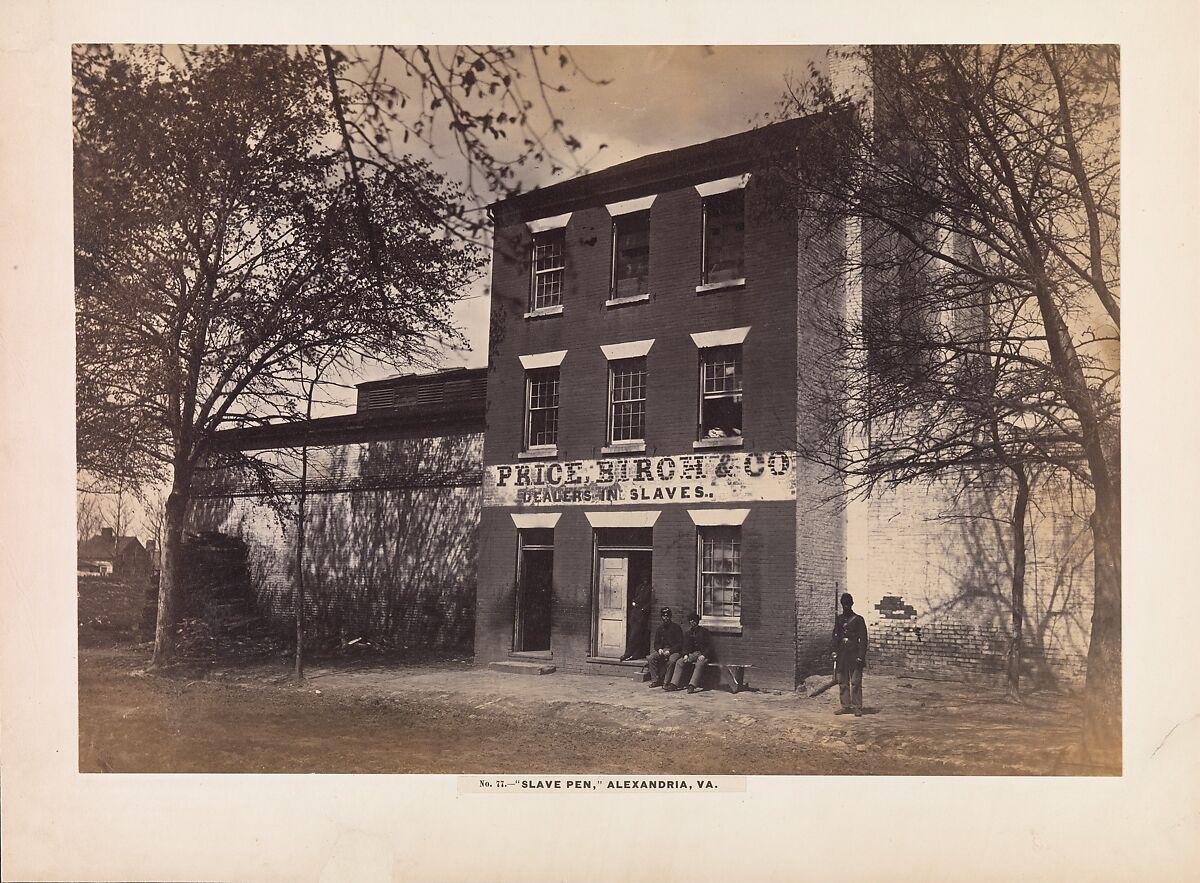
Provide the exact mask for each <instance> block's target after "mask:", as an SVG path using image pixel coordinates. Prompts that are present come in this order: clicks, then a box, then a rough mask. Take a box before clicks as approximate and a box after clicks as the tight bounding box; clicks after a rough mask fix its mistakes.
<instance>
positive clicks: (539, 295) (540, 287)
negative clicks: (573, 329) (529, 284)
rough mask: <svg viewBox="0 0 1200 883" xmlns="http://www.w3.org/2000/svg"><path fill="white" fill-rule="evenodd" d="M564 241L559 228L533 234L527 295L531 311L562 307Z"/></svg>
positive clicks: (563, 234) (564, 236) (562, 233)
mask: <svg viewBox="0 0 1200 883" xmlns="http://www.w3.org/2000/svg"><path fill="white" fill-rule="evenodd" d="M565 241H566V235H565V231H564V230H563V229H561V228H560V229H557V230H547V231H546V232H545V233H536V234H534V237H533V288H532V290H531V291H530V295H529V307H530V309H531V310H533V311H537V310H545V309H548V308H550V307H557V306H561V305H562V294H563V267H564V266H565V262H564V257H563V244H564V242H565Z"/></svg>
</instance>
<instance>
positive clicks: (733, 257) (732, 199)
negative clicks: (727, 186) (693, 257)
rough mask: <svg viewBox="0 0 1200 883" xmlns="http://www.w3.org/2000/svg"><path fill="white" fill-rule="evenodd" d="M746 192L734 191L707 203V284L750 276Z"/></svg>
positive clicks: (705, 243) (705, 269) (705, 201)
mask: <svg viewBox="0 0 1200 883" xmlns="http://www.w3.org/2000/svg"><path fill="white" fill-rule="evenodd" d="M743 196H744V191H742V190H731V191H729V192H728V193H720V194H718V195H716V196H710V197H708V198H707V199H705V200H704V281H705V282H724V281H727V280H729V279H740V278H742V277H743V276H745V275H746V273H745V264H744V261H743V247H744V239H745V231H746V221H745V211H744V206H745V201H744V198H743Z"/></svg>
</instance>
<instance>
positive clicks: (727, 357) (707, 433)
mask: <svg viewBox="0 0 1200 883" xmlns="http://www.w3.org/2000/svg"><path fill="white" fill-rule="evenodd" d="M699 422H700V438H702V439H704V438H736V437H740V436H741V435H742V347H741V345H740V344H739V345H735V346H720V347H713V348H711V349H706V350H702V351H701V353H700V421H699Z"/></svg>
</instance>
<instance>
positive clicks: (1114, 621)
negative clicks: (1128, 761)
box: [1083, 493, 1121, 769]
mask: <svg viewBox="0 0 1200 883" xmlns="http://www.w3.org/2000/svg"><path fill="white" fill-rule="evenodd" d="M1091 521H1092V542H1093V547H1094V551H1093V557H1094V559H1095V578H1096V587H1095V600H1094V605H1093V607H1092V640H1091V645H1090V646H1089V647H1088V658H1087V679H1086V680H1085V682H1084V705H1083V751H1084V757H1085V759H1086V760H1087V762H1089V763H1092V764H1096V765H1100V766H1106V767H1115V768H1117V769H1119V768H1120V765H1121V515H1120V508H1119V506H1117V505H1114V503H1113V501H1112V500H1110V499H1104V498H1102V497H1101V495H1100V494H1099V493H1097V495H1096V511H1095V512H1094V513H1093V514H1092V519H1091Z"/></svg>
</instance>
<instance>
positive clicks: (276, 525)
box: [191, 433, 482, 651]
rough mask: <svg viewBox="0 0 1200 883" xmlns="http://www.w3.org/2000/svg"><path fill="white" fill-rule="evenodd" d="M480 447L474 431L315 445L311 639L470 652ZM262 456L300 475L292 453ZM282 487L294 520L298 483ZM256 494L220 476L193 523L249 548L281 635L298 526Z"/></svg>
mask: <svg viewBox="0 0 1200 883" xmlns="http://www.w3.org/2000/svg"><path fill="white" fill-rule="evenodd" d="M481 449H482V437H481V436H480V435H479V434H478V433H473V434H467V435H458V436H444V437H434V438H426V439H394V440H383V441H371V442H357V443H346V444H335V445H325V446H321V447H312V448H310V449H309V459H310V465H309V482H308V487H309V488H310V492H309V493H308V494H307V495H306V499H307V511H308V515H307V518H306V525H307V527H306V532H305V555H304V566H305V575H306V576H305V586H306V588H305V600H306V618H307V621H308V622H309V623H310V624H311V629H312V633H313V635H314V636H317V637H323V638H342V639H352V638H355V637H361V638H365V639H368V640H369V639H371V638H376V639H386V641H388V642H389V643H391V644H393V645H396V646H405V645H407V646H409V647H415V646H421V647H453V648H456V649H459V650H466V651H469V650H470V649H471V646H472V640H473V637H474V629H475V588H476V573H477V570H476V562H477V556H478V538H479V517H480V487H479V481H478V464H479V461H480V457H481V454H482V450H481ZM257 455H258V456H260V457H262V458H263V459H269V460H272V461H274V462H275V463H277V464H286V466H287V468H288V470H289V472H290V473H291V474H292V475H298V471H297V470H296V466H297V464H298V451H296V450H295V449H288V450H277V451H261V452H257ZM464 467H467V468H464ZM472 471H473V472H474V475H475V477H474V478H472V477H471V475H472ZM281 486H282V489H283V491H284V493H283V494H282V495H281V497H280V502H282V504H283V505H284V506H285V507H287V508H288V509H289V510H290V511H291V512H293V513H294V512H295V509H296V502H297V496H296V491H297V482H296V481H295V479H290V480H285V481H283V482H282V483H281ZM218 487H219V490H218V489H216V488H218ZM253 490H254V489H253V487H251V486H249V485H246V484H242V483H239V482H237V481H230V480H228V479H227V478H226V479H225V480H221V479H220V478H219V477H218V479H217V483H216V485H215V486H214V488H213V489H210V490H209V491H207V492H206V495H205V496H203V497H202V498H201V499H199V500H197V501H196V503H195V505H194V507H193V511H192V516H191V526H192V528H193V529H195V530H214V531H220V532H221V533H225V534H230V535H234V536H238V537H240V538H241V539H242V540H243V541H244V542H245V543H246V544H247V547H248V552H249V565H250V575H251V582H252V586H253V589H254V591H255V592H256V594H257V599H258V603H259V608H260V610H261V611H262V612H263V613H264V614H266V615H267V617H268V618H270V619H271V620H273V621H274V622H275V624H276V625H278V626H279V627H280V628H281V629H286V628H287V624H288V623H289V622H290V621H291V620H292V618H293V617H294V615H295V614H294V610H295V608H294V598H295V596H294V591H293V589H294V585H295V574H296V539H297V523H296V521H295V520H294V518H292V519H287V518H281V517H280V516H279V515H278V514H277V513H276V511H275V509H274V508H273V507H272V506H270V505H268V501H267V499H266V498H265V497H263V496H262V495H260V494H255V493H253Z"/></svg>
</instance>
